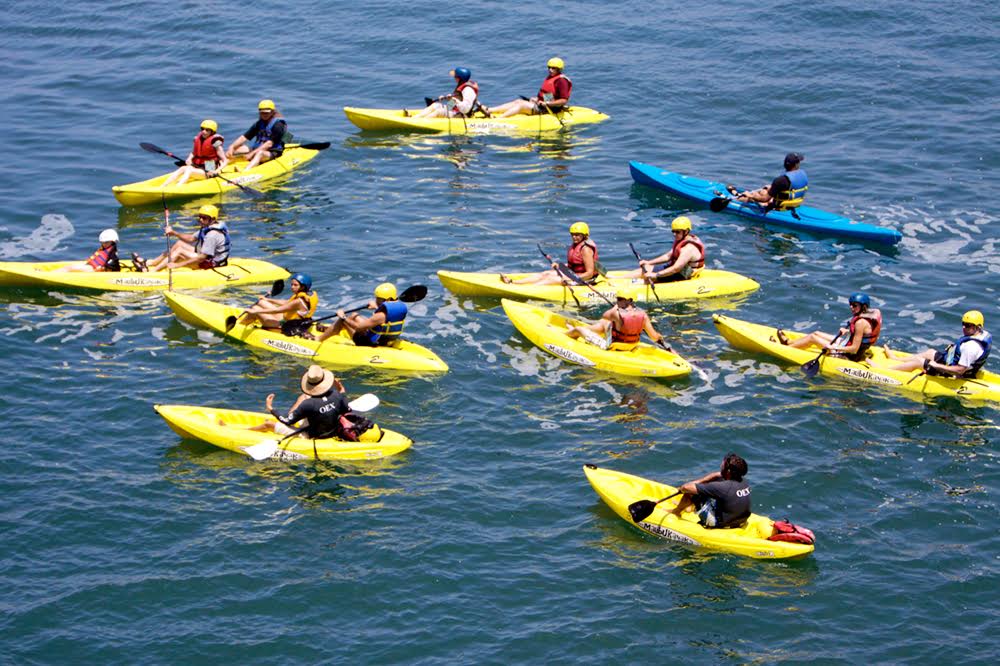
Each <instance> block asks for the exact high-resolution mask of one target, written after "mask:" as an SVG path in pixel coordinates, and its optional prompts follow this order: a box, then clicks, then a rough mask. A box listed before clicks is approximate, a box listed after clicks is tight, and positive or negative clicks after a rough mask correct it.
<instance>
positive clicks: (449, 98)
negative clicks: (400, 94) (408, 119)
mask: <svg viewBox="0 0 1000 666" xmlns="http://www.w3.org/2000/svg"><path fill="white" fill-rule="evenodd" d="M449 74H450V75H451V76H452V77H453V78H454V79H455V89H454V90H453V91H451V92H450V93H448V94H447V95H442V96H441V97H439V98H438V101H436V102H433V103H431V104H429V105H428V106H427V108H425V109H423V110H422V111H420V113H416V114H413V117H414V118H445V117H447V116H449V115H450V116H452V117H453V118H454V117H459V116H466V117H468V116H469V115H470V114H471V113H472V112H473V111H475V110H476V108H477V107H478V106H479V84H478V83H476V82H475V81H470V80H469V79H471V78H472V72H471V71H470V70H469V68H468V67H456V68H455V69H453V70H451V72H449ZM403 114H404V115H409V112H408V111H406V110H405V109H404V110H403Z"/></svg>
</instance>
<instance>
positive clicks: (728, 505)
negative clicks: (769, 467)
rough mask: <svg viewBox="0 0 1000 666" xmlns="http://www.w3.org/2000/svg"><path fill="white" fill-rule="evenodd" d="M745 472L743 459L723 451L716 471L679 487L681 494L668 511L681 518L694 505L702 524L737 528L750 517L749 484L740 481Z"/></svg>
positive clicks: (745, 467) (704, 525) (745, 462)
mask: <svg viewBox="0 0 1000 666" xmlns="http://www.w3.org/2000/svg"><path fill="white" fill-rule="evenodd" d="M746 473H747V461H746V460H744V459H743V458H741V457H740V456H738V455H736V454H735V453H728V454H726V457H725V458H724V459H723V460H722V467H721V468H720V469H719V471H718V472H712V473H711V474H706V475H705V476H703V477H701V478H700V479H696V480H695V481H690V482H688V483H685V484H684V485H683V486H681V487H680V488H678V490H679V491H680V492H682V493H684V494H683V495H682V496H681V499H680V501H679V502H677V506H676V507H674V509H673V510H672V511H671V513H673V514H674V515H675V516H678V517H680V515H681V513H683V512H684V511H687V510H689V509H691V508H692V507H694V508H695V510H696V511H697V513H698V523H699V524H700V525H701V526H702V527H707V528H709V529H713V528H725V527H739V526H740V525H742V524H743V523H745V522H746V521H747V518H749V517H750V485H749V484H747V482H746V481H744V480H743V477H744V476H746Z"/></svg>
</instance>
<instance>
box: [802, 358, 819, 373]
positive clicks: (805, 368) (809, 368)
mask: <svg viewBox="0 0 1000 666" xmlns="http://www.w3.org/2000/svg"><path fill="white" fill-rule="evenodd" d="M822 357H823V355H822V354H820V355H819V356H817V357H816V358H814V359H813V360H811V361H806V362H805V363H803V364H802V372H804V373H806V377H815V376H816V375H817V374H819V359H820V358H822Z"/></svg>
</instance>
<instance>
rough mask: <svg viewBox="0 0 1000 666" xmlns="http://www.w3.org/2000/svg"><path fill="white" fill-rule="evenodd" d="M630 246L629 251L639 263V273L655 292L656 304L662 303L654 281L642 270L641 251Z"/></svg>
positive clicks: (630, 244)
mask: <svg viewBox="0 0 1000 666" xmlns="http://www.w3.org/2000/svg"><path fill="white" fill-rule="evenodd" d="M628 246H629V249H630V250H632V254H634V255H635V258H636V260H637V261H638V262H639V271H640V272H641V273H642V274H643V277H644V278H645V280H646V284H648V285H649V287H650V289H652V290H653V296H655V297H656V302H657V303H660V302H661V301H660V295H659V294H657V293H656V284H654V282H653V280H651V279H649V278H647V277H646V276H645V271H644V270H643V268H642V257H640V256H639V251H638V250H636V249H635V245H632V243H629V244H628Z"/></svg>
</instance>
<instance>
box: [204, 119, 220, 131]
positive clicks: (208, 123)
mask: <svg viewBox="0 0 1000 666" xmlns="http://www.w3.org/2000/svg"><path fill="white" fill-rule="evenodd" d="M201 128H202V129H207V130H212V131H213V132H218V131H219V124H218V123H217V122H215V121H214V120H210V119H208V118H206V119H205V120H203V121H201Z"/></svg>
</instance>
